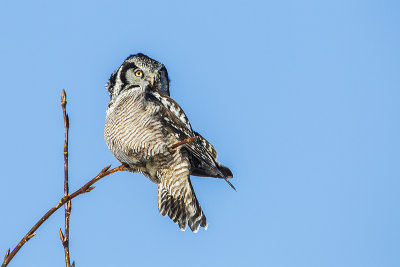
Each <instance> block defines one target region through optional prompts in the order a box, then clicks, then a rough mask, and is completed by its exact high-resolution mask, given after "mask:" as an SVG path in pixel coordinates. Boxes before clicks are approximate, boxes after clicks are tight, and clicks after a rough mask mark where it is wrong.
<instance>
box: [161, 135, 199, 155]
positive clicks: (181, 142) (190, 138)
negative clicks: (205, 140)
mask: <svg viewBox="0 0 400 267" xmlns="http://www.w3.org/2000/svg"><path fill="white" fill-rule="evenodd" d="M197 138H199V137H198V136H193V137H189V138H186V139H184V140H182V141H180V142H178V143H175V144H173V145H172V146H171V147H170V148H169V149H168V151H169V152H170V153H172V152H175V151H176V148H177V147H178V146H181V145H184V144H188V143H191V142H193V141H196V140H197Z"/></svg>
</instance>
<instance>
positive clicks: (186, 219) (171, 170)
mask: <svg viewBox="0 0 400 267" xmlns="http://www.w3.org/2000/svg"><path fill="white" fill-rule="evenodd" d="M174 157H175V158H174V161H173V164H171V165H170V166H169V167H168V169H164V170H162V171H161V177H160V180H161V182H160V183H159V184H158V210H159V211H160V213H161V214H162V215H163V216H165V215H166V214H168V216H169V217H170V218H171V220H173V221H174V222H175V223H177V224H178V225H179V228H180V229H181V230H185V229H186V226H187V225H188V224H189V227H190V229H191V230H192V231H193V232H197V231H198V230H199V227H200V226H201V227H204V228H205V229H207V220H206V217H205V216H204V214H203V211H202V210H201V207H200V204H199V202H198V201H197V198H196V195H195V193H194V191H193V187H192V184H191V182H190V178H189V175H190V173H189V160H188V158H187V156H186V157H185V156H183V155H182V154H181V152H179V153H175V156H174Z"/></svg>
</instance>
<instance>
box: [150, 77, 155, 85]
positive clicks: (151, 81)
mask: <svg viewBox="0 0 400 267" xmlns="http://www.w3.org/2000/svg"><path fill="white" fill-rule="evenodd" d="M150 84H151V86H153V85H154V76H150Z"/></svg>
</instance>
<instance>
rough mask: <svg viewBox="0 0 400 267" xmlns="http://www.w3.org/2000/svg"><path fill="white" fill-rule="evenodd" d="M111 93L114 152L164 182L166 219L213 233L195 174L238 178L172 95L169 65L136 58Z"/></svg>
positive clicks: (115, 77) (109, 135) (118, 74)
mask: <svg viewBox="0 0 400 267" xmlns="http://www.w3.org/2000/svg"><path fill="white" fill-rule="evenodd" d="M107 90H108V92H109V95H110V102H109V104H108V108H107V116H106V123H105V128H104V137H105V140H106V142H107V145H108V147H109V149H110V150H111V152H112V153H113V154H114V156H115V157H116V158H117V159H118V160H119V161H120V162H121V163H123V164H124V165H125V166H127V167H128V168H129V170H130V171H132V172H139V173H142V174H144V175H145V176H146V177H148V178H149V179H150V180H151V181H153V182H154V183H156V184H158V209H159V211H160V213H161V214H162V215H166V214H168V216H169V217H170V218H171V219H172V220H173V221H174V222H175V223H177V224H178V225H179V227H180V229H182V230H185V229H186V226H187V225H189V227H190V229H191V230H192V231H193V232H197V231H198V229H199V227H200V226H201V227H204V228H205V229H207V220H206V217H205V216H204V213H203V211H202V209H201V207H200V204H199V202H198V201H197V198H196V195H195V193H194V191H193V187H192V184H191V182H190V175H191V174H192V175H195V176H208V177H217V178H224V179H225V180H226V181H227V182H228V180H227V178H232V177H233V175H232V172H231V171H230V170H229V168H227V167H224V166H222V165H221V164H220V163H218V162H217V161H216V158H217V152H216V151H215V149H214V147H213V146H212V145H211V144H210V143H209V142H208V141H207V140H206V139H204V138H203V137H202V136H201V135H200V134H199V133H197V132H195V131H193V129H192V127H191V125H190V123H189V120H188V119H187V117H186V115H185V113H184V112H183V110H182V109H181V107H180V106H179V105H178V104H177V103H176V102H175V101H174V100H173V99H172V98H170V97H169V79H168V73H167V70H166V68H165V66H164V65H163V64H161V63H159V62H157V61H155V60H153V59H151V58H149V57H147V56H145V55H143V54H136V55H131V56H129V57H128V58H127V59H126V60H125V61H124V62H123V63H122V65H121V66H120V67H119V68H118V69H117V70H116V71H114V73H113V74H112V75H111V77H110V80H109V81H108V84H107ZM228 183H229V182H228ZM229 184H230V183H229ZM230 185H231V184H230ZM231 186H232V185H231ZM232 187H233V186H232Z"/></svg>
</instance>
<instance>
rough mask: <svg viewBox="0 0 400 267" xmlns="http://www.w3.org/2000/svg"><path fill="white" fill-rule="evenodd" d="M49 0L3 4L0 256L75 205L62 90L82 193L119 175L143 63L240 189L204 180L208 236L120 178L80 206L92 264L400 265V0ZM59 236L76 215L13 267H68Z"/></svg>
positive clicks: (79, 224)
mask: <svg viewBox="0 0 400 267" xmlns="http://www.w3.org/2000/svg"><path fill="white" fill-rule="evenodd" d="M45 2H46V1H2V2H1V3H0V36H1V41H0V51H1V61H0V77H1V88H2V89H1V100H2V101H1V105H0V122H1V131H0V147H1V150H0V167H1V174H0V176H1V177H0V189H1V194H0V257H1V259H3V255H4V253H5V252H6V250H7V248H8V247H14V246H15V245H16V244H17V243H18V241H19V240H20V238H21V237H22V236H23V235H24V234H25V233H26V232H27V231H28V230H29V228H30V227H31V226H32V225H33V224H34V223H35V222H36V221H37V220H38V219H39V218H40V217H41V216H42V215H43V214H44V213H45V212H46V211H47V210H48V209H49V208H50V207H52V206H54V205H55V204H56V203H57V202H58V200H59V199H60V197H61V196H62V195H63V154H62V148H63V138H64V136H63V121H62V113H61V108H60V93H61V90H62V88H65V89H66V90H67V94H68V112H69V114H70V120H71V128H70V188H71V190H75V189H77V188H79V187H80V186H81V185H83V184H84V183H85V182H86V181H88V180H89V179H91V178H92V177H93V176H95V175H96V174H97V173H98V172H99V171H100V169H102V168H103V167H104V166H106V165H108V164H113V166H117V165H118V162H117V160H115V159H114V157H113V156H112V154H111V153H110V152H109V150H108V149H107V146H106V144H105V141H104V139H103V126H104V120H105V110H106V107H107V103H108V94H107V92H106V89H105V87H104V85H105V84H106V82H107V80H108V78H109V76H110V74H111V73H112V72H113V71H114V70H115V69H116V68H117V67H118V66H119V65H120V64H121V63H122V61H123V60H124V59H125V58H126V57H127V56H128V55H130V54H133V53H137V52H142V53H145V54H148V55H149V56H151V57H153V58H155V59H157V60H159V61H161V62H163V63H164V64H165V65H166V67H167V69H168V72H169V74H170V77H171V95H172V97H173V98H174V99H175V100H176V101H177V102H178V103H179V104H180V105H181V106H182V107H183V108H184V110H185V112H186V114H187V115H188V117H189V119H190V121H191V123H192V126H193V127H194V128H195V129H196V130H197V131H199V132H200V133H201V134H202V135H203V136H205V137H206V138H207V139H208V140H209V141H211V142H212V143H213V144H214V145H215V147H216V148H217V150H218V152H219V160H220V161H221V162H222V163H223V164H225V165H227V166H229V167H231V169H232V170H233V172H234V174H235V178H234V180H233V183H234V184H235V186H236V187H237V188H238V191H237V192H234V191H233V190H231V189H230V188H229V186H228V185H227V184H226V183H225V182H224V181H221V180H216V179H212V178H200V177H193V178H192V182H193V186H194V188H195V191H196V194H197V196H198V198H199V201H200V203H201V205H202V207H203V209H204V212H205V214H206V216H207V219H208V222H209V228H208V230H207V231H204V230H200V231H199V233H197V234H193V233H191V232H190V231H188V230H187V231H186V232H181V231H180V230H179V228H178V226H177V225H175V224H174V223H172V222H171V221H170V219H169V218H166V217H162V216H161V215H160V214H159V213H158V210H157V187H156V185H155V184H153V183H151V182H150V181H149V180H147V179H146V178H145V177H144V176H142V175H139V174H131V173H118V174H114V175H112V176H110V177H108V178H106V179H104V180H103V181H100V182H99V183H97V187H96V189H95V190H94V191H92V192H91V193H89V194H86V195H83V196H80V197H78V198H76V199H75V200H74V201H73V203H72V215H71V234H70V235H71V236H70V237H71V241H70V250H71V257H72V259H73V260H75V261H76V263H77V266H279V267H280V266H288V267H289V266H296V267H297V266H304V267H310V266H315V267H320V266H324V267H330V266H340V267H342V266H352V267H353V266H362V267H366V266H385V267H386V266H400V256H399V249H400V227H399V225H400V213H399V211H400V210H399V203H400V194H399V187H400V169H399V162H400V152H399V151H400V141H399V136H400V127H399V122H400V118H399V115H400V103H399V101H400V49H399V48H400V31H399V26H400V18H399V13H400V5H399V2H398V1H361V0H360V1H352V0H350V1H349V0H346V1H344V0H343V1H308V0H305V1H219V2H218V1H209V0H204V1H196V2H194V1H190V3H189V1H185V2H184V1H181V2H177V1H79V2H78V1H68V3H59V1H48V2H49V3H45ZM56 2H57V3H56ZM60 227H62V228H63V227H64V213H63V211H62V210H59V211H58V212H57V213H56V214H54V216H53V217H51V218H50V219H49V220H48V221H47V222H46V223H45V224H44V225H43V226H42V227H41V228H40V229H39V230H38V231H37V235H36V236H35V237H34V238H33V239H32V240H31V241H29V242H28V243H27V244H26V245H25V246H24V247H23V248H22V249H21V251H20V252H19V254H18V255H17V256H16V257H15V258H14V260H13V261H12V262H11V263H10V265H9V266H41V267H43V266H52V267H53V266H64V252H63V248H62V245H61V242H60V240H59V234H58V231H59V228H60Z"/></svg>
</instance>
